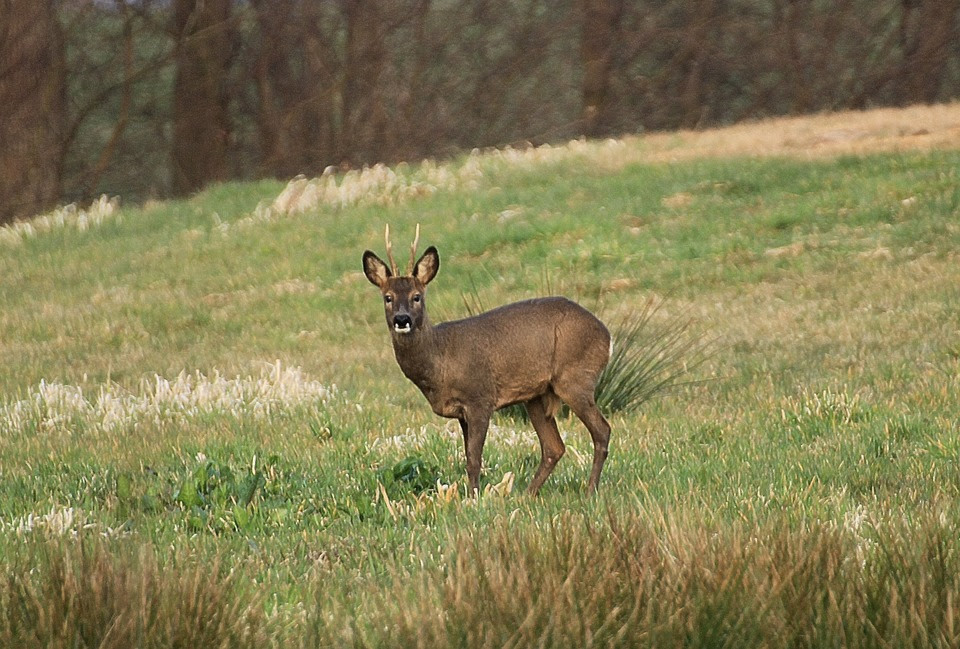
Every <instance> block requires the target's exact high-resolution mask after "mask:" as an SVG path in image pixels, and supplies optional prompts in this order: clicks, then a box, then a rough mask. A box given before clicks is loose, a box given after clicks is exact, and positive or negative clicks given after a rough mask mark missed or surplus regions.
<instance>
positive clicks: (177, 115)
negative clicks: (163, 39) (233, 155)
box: [172, 0, 232, 194]
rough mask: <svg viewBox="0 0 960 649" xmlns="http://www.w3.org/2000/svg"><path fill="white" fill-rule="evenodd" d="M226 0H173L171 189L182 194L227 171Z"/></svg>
mask: <svg viewBox="0 0 960 649" xmlns="http://www.w3.org/2000/svg"><path fill="white" fill-rule="evenodd" d="M231 4H232V3H231V2H230V0H175V2H174V6H173V13H174V15H173V25H174V35H175V37H176V77H175V80H174V87H173V151H172V159H173V191H174V192H175V193H177V194H186V193H189V192H192V191H196V190H197V189H200V188H201V187H203V185H204V184H206V183H208V182H211V181H217V180H225V179H226V178H227V177H228V171H229V169H228V160H227V152H228V145H229V140H230V120H229V113H228V109H229V101H228V94H227V91H226V88H227V73H228V66H229V64H230V53H231V47H232V29H231V23H230V10H231Z"/></svg>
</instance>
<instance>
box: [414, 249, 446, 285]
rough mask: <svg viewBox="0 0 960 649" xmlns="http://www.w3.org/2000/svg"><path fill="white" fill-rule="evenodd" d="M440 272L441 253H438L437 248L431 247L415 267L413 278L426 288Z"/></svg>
mask: <svg viewBox="0 0 960 649" xmlns="http://www.w3.org/2000/svg"><path fill="white" fill-rule="evenodd" d="M438 270H440V253H438V252H437V249H436V248H434V247H433V246H430V247H429V248H427V251H426V252H424V253H423V257H420V261H418V262H417V263H416V264H414V265H413V276H414V277H416V278H417V279H419V280H420V281H421V282H423V285H424V286H426V285H427V284H429V283H430V280H432V279H433V278H434V277H436V276H437V271H438Z"/></svg>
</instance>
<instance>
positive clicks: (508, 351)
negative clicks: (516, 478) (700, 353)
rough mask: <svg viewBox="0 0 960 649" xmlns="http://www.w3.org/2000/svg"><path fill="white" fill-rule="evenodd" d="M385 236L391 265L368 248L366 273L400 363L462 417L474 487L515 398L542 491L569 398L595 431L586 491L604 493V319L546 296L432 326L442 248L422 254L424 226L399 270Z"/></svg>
mask: <svg viewBox="0 0 960 649" xmlns="http://www.w3.org/2000/svg"><path fill="white" fill-rule="evenodd" d="M384 238H385V240H386V248H387V257H388V258H389V260H390V265H389V266H387V264H386V263H384V262H383V260H381V259H380V258H379V257H377V256H376V255H375V254H374V253H372V252H370V251H369V250H367V251H366V252H364V253H363V271H364V274H365V275H366V276H367V279H369V280H370V282H371V283H372V284H374V285H376V286H377V287H379V288H380V292H381V294H382V295H383V302H384V310H385V311H386V316H387V326H388V327H389V328H390V332H391V335H392V338H393V351H394V354H395V355H396V358H397V363H398V364H399V365H400V369H401V370H403V373H404V375H406V377H407V378H408V379H410V380H411V381H413V382H414V383H415V384H416V386H417V387H418V388H420V391H421V392H423V395H424V396H425V397H426V398H427V401H429V402H430V406H431V407H432V408H433V411H434V412H435V413H437V414H438V415H441V416H443V417H449V418H455V419H458V420H459V421H460V428H461V430H462V431H463V445H464V449H465V451H466V456H467V479H468V482H469V488H470V493H471V494H475V493H477V492H478V490H479V480H480V464H481V456H482V453H483V443H484V441H485V439H486V436H487V427H488V425H489V423H490V417H491V415H493V413H494V411H496V410H498V409H500V408H503V407H504V406H509V405H511V404H515V403H523V404H524V405H525V406H526V409H527V413H528V414H529V415H530V421H531V422H532V423H533V427H534V429H535V430H536V432H537V436H538V437H539V438H540V452H541V459H540V466H539V467H538V468H537V472H536V474H535V475H534V476H533V480H532V481H531V482H530V486H529V487H528V489H527V491H528V492H529V493H531V494H536V493H537V492H538V491H539V489H540V487H541V486H542V485H543V482H544V481H545V480H546V479H547V476H549V475H550V473H551V472H552V471H553V468H554V466H556V464H557V461H558V460H559V459H560V458H561V457H562V456H563V453H564V450H565V447H564V444H563V440H562V439H561V438H560V433H559V431H558V430H557V422H556V419H555V418H554V417H555V416H556V414H557V411H558V410H559V408H560V405H561V403H560V402H561V401H563V402H565V403H566V404H567V405H568V406H570V409H571V410H573V412H574V414H576V415H577V417H578V418H579V419H580V421H582V422H583V423H584V425H586V427H587V430H589V431H590V436H591V437H592V438H593V469H592V471H591V473H590V481H589V483H588V486H587V489H588V491H590V492H594V491H596V489H597V483H598V482H599V480H600V472H601V471H602V470H603V463H604V461H605V460H606V458H607V445H608V443H609V440H610V425H609V424H608V423H607V420H606V419H604V417H603V415H602V414H600V410H599V409H597V404H596V402H595V401H594V391H595V389H596V385H597V380H598V378H599V377H600V373H601V372H602V371H603V368H604V367H606V365H607V362H608V361H609V360H610V355H611V353H612V351H613V345H612V341H611V338H610V332H609V331H607V328H606V327H605V326H604V325H603V323H602V322H600V320H598V319H597V318H596V317H594V315H593V314H591V313H590V312H589V311H587V310H586V309H584V308H583V307H581V306H580V305H578V304H576V303H575V302H571V301H570V300H568V299H566V298H562V297H546V298H539V299H533V300H525V301H523V302H515V303H513V304H508V305H506V306H502V307H499V308H497V309H493V310H491V311H487V312H485V313H481V314H480V315H476V316H473V317H470V318H465V319H463V320H456V321H452V322H444V323H441V324H438V325H436V326H434V325H431V324H430V321H429V319H428V318H427V309H426V297H425V294H426V289H427V284H429V283H430V281H431V280H432V279H433V278H434V277H436V275H437V270H439V268H440V256H439V254H438V253H437V249H436V248H435V247H433V246H430V247H429V248H427V250H426V252H424V253H423V256H422V257H420V259H419V260H417V261H414V260H415V259H416V249H417V242H418V241H419V238H420V226H419V225H418V226H417V233H416V236H415V238H414V241H413V245H412V246H411V247H410V270H409V271H408V274H407V275H400V274H399V272H398V271H397V264H396V262H395V261H394V260H393V252H392V250H391V245H390V226H389V225H388V226H387V228H386V232H385V237H384Z"/></svg>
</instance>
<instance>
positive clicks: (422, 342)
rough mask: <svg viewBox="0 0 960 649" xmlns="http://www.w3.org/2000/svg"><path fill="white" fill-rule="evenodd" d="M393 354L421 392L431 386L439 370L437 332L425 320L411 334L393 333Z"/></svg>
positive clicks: (404, 372) (405, 373)
mask: <svg viewBox="0 0 960 649" xmlns="http://www.w3.org/2000/svg"><path fill="white" fill-rule="evenodd" d="M393 353H394V355H395V356H396V358H397V364H398V365H400V369H401V370H402V371H403V374H404V375H405V376H406V377H407V378H408V379H410V380H411V381H413V382H414V383H416V384H417V386H418V387H419V388H420V389H421V390H423V389H424V388H429V387H431V386H432V384H433V383H434V382H435V379H436V377H437V375H438V368H439V355H438V348H437V332H436V329H435V328H434V327H433V326H432V325H431V324H430V322H429V321H427V320H426V318H424V322H423V326H422V327H421V328H420V329H418V330H417V331H414V332H413V333H409V334H399V333H395V332H394V333H393Z"/></svg>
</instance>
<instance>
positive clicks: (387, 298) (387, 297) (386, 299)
mask: <svg viewBox="0 0 960 649" xmlns="http://www.w3.org/2000/svg"><path fill="white" fill-rule="evenodd" d="M383 301H384V302H386V303H387V304H390V303H391V302H393V296H392V295H384V296H383Z"/></svg>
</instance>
